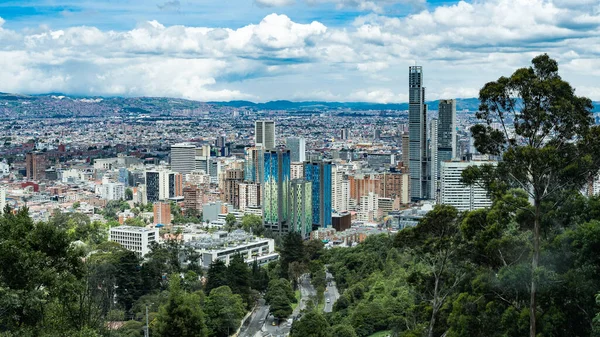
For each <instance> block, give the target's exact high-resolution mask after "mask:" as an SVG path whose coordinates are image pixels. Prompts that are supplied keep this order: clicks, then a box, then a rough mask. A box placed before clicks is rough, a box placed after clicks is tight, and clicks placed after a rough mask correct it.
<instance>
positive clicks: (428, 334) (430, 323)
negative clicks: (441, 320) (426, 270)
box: [427, 277, 440, 337]
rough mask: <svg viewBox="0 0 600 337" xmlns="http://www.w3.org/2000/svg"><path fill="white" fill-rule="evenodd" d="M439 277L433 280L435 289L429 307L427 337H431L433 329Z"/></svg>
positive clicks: (436, 310)
mask: <svg viewBox="0 0 600 337" xmlns="http://www.w3.org/2000/svg"><path fill="white" fill-rule="evenodd" d="M439 283H440V279H439V277H436V278H435V287H434V288H433V301H432V305H431V307H432V308H431V320H430V321H429V332H428V333H427V336H428V337H433V327H434V326H435V319H436V317H437V312H438V292H439Z"/></svg>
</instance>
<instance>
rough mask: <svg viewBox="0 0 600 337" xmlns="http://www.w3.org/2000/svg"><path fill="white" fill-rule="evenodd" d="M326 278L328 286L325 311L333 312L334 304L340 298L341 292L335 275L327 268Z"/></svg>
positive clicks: (325, 295)
mask: <svg viewBox="0 0 600 337" xmlns="http://www.w3.org/2000/svg"><path fill="white" fill-rule="evenodd" d="M326 280H327V288H326V289H325V294H324V297H325V306H324V307H323V311H324V312H332V311H333V304H334V303H335V301H337V300H338V298H340V293H339V291H338V289H337V286H336V284H335V279H334V278H333V275H332V274H331V273H330V272H329V271H327V270H326Z"/></svg>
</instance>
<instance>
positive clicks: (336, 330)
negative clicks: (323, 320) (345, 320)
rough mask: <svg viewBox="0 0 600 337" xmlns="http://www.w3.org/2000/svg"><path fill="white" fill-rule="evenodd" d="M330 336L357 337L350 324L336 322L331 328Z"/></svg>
mask: <svg viewBox="0 0 600 337" xmlns="http://www.w3.org/2000/svg"><path fill="white" fill-rule="evenodd" d="M331 337H358V336H357V335H356V332H355V331H354V328H353V327H352V325H349V324H338V325H334V326H333V327H332V328H331Z"/></svg>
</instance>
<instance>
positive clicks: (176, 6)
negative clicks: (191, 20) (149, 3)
mask: <svg viewBox="0 0 600 337" xmlns="http://www.w3.org/2000/svg"><path fill="white" fill-rule="evenodd" d="M156 7H158V9H160V10H161V11H175V12H179V10H180V9H181V2H180V1H179V0H171V1H167V2H165V3H162V4H158V5H156Z"/></svg>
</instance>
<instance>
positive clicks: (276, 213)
mask: <svg viewBox="0 0 600 337" xmlns="http://www.w3.org/2000/svg"><path fill="white" fill-rule="evenodd" d="M264 156H265V158H264V182H263V195H262V197H263V202H262V207H263V224H264V225H265V227H266V228H267V229H271V230H272V231H273V232H275V233H287V232H288V231H289V205H290V200H289V198H290V193H289V185H290V163H291V162H290V151H289V150H283V151H282V150H279V151H275V150H273V151H265V152H264Z"/></svg>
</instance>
